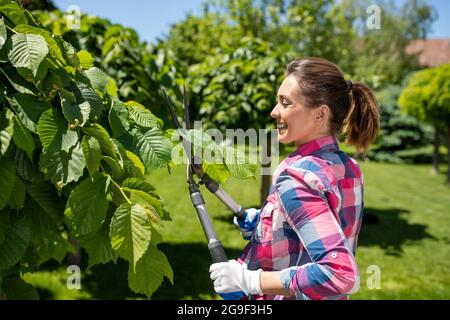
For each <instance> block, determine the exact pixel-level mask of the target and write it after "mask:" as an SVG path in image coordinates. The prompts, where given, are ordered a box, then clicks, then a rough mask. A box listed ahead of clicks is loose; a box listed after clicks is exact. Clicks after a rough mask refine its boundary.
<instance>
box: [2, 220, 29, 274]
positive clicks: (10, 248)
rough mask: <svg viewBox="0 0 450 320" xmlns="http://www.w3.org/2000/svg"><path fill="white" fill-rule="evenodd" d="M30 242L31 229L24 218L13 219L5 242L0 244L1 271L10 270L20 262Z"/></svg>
mask: <svg viewBox="0 0 450 320" xmlns="http://www.w3.org/2000/svg"><path fill="white" fill-rule="evenodd" d="M29 240H30V229H29V225H28V223H27V221H26V220H25V219H24V218H22V217H18V216H16V217H12V218H11V225H10V227H9V229H8V231H7V232H6V235H5V240H4V241H3V242H2V243H1V244H0V270H4V269H8V268H10V267H11V266H13V265H15V264H16V263H17V262H19V259H20V257H21V256H22V255H23V254H24V253H25V250H26V249H27V246H28V241H29Z"/></svg>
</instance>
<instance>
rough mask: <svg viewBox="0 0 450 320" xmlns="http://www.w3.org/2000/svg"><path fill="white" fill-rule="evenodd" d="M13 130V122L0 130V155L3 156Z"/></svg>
mask: <svg viewBox="0 0 450 320" xmlns="http://www.w3.org/2000/svg"><path fill="white" fill-rule="evenodd" d="M13 132H14V127H13V122H12V121H11V123H10V124H9V125H8V126H7V127H6V128H5V129H4V130H1V131H0V156H3V155H4V154H5V153H6V151H7V150H8V147H9V145H10V143H11V139H12V135H13Z"/></svg>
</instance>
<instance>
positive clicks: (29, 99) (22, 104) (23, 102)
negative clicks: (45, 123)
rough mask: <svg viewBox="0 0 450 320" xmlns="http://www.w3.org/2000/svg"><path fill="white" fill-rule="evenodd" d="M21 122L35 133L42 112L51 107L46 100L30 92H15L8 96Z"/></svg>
mask: <svg viewBox="0 0 450 320" xmlns="http://www.w3.org/2000/svg"><path fill="white" fill-rule="evenodd" d="M8 102H9V104H10V105H11V107H12V108H13V109H14V110H15V111H16V113H17V116H18V118H19V119H20V121H21V122H22V124H23V125H24V126H25V127H26V128H27V129H28V130H30V131H31V132H34V133H37V124H38V122H39V118H40V117H41V115H42V113H43V112H44V111H46V110H48V109H50V108H51V105H50V104H49V103H47V102H43V101H40V100H38V98H37V97H36V96H33V95H31V94H24V93H17V94H14V95H13V96H12V98H8Z"/></svg>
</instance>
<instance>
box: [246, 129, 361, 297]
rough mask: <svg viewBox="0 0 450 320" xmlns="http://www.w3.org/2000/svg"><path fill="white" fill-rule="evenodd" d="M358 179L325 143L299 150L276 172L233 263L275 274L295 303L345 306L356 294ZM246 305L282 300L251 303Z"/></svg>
mask: <svg viewBox="0 0 450 320" xmlns="http://www.w3.org/2000/svg"><path fill="white" fill-rule="evenodd" d="M362 212H363V178H362V174H361V170H360V168H359V166H358V164H357V163H356V161H355V160H354V159H352V158H350V157H348V156H347V155H346V154H345V153H343V152H342V151H340V150H339V146H338V143H337V140H336V139H335V138H334V137H332V136H327V137H322V138H319V139H316V140H313V141H310V142H308V143H306V144H304V145H302V146H300V147H299V148H298V149H297V150H296V151H295V152H294V153H292V154H291V155H289V156H288V157H287V158H286V159H285V160H283V162H282V163H281V164H280V165H279V166H278V168H277V169H276V171H275V173H274V174H273V183H272V188H271V191H270V194H269V196H268V197H267V199H266V201H265V203H264V205H263V207H262V209H261V212H260V216H259V221H258V224H257V226H256V228H255V231H254V233H253V236H252V239H251V240H250V242H249V244H248V245H247V246H246V248H245V250H244V252H243V254H242V255H241V257H240V258H239V262H241V263H244V264H246V265H247V268H248V269H250V270H256V269H263V270H265V271H281V273H280V274H281V276H280V277H281V282H282V283H283V286H284V287H285V288H286V289H288V290H289V291H290V293H291V294H292V295H293V296H295V298H296V299H301V300H302V299H348V296H349V295H350V294H352V293H355V292H356V291H357V290H358V288H359V272H358V267H357V265H356V262H355V252H356V244H357V239H358V235H359V231H360V228H361V222H362ZM250 298H251V299H276V300H282V299H289V298H287V297H284V296H268V295H265V296H252V297H250Z"/></svg>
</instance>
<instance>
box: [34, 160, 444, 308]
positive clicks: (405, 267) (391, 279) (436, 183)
mask: <svg viewBox="0 0 450 320" xmlns="http://www.w3.org/2000/svg"><path fill="white" fill-rule="evenodd" d="M361 166H362V170H363V173H364V178H365V207H366V212H367V213H370V214H371V215H375V216H376V217H377V218H378V222H377V223H371V224H369V223H365V224H363V227H362V230H361V235H360V240H359V246H358V251H357V255H356V258H357V262H358V265H359V267H360V273H361V289H360V291H359V293H357V294H355V295H353V296H352V299H431V298H434V299H448V298H449V297H450V188H449V187H447V186H445V184H444V182H445V172H441V173H440V174H439V175H438V176H434V177H432V176H430V175H429V166H422V165H420V166H419V165H392V164H382V163H362V165H361ZM442 168H443V167H442ZM442 171H443V170H442ZM184 175H185V170H184V168H183V167H180V168H177V169H175V170H173V172H172V175H171V176H169V175H168V173H167V171H166V170H161V171H158V172H156V173H154V174H153V175H152V176H150V177H149V178H148V180H149V181H150V182H152V183H153V184H154V185H155V186H157V189H158V191H159V193H160V194H161V195H162V196H163V197H164V199H165V200H166V202H167V205H168V207H169V210H170V212H171V216H172V219H173V221H172V222H170V223H167V224H166V230H165V234H164V239H165V242H164V243H163V244H161V245H160V248H161V249H162V250H163V251H164V252H165V253H166V254H167V256H168V258H169V261H170V263H171V264H172V267H173V269H174V282H175V284H174V285H173V286H172V285H171V284H170V283H169V282H168V281H167V280H166V281H165V282H164V284H163V286H162V287H161V288H160V290H158V291H157V292H156V293H155V294H154V296H153V298H154V299H182V298H183V299H215V298H217V296H215V294H214V292H213V287H212V283H211V281H210V279H209V273H208V268H209V265H210V257H209V252H208V250H207V247H206V244H205V238H204V235H203V232H202V229H201V227H200V224H199V221H198V219H197V216H196V213H195V211H194V209H193V208H192V206H191V204H190V201H189V198H188V192H187V188H186V182H185V178H184ZM223 187H224V189H226V190H227V191H228V192H229V193H230V194H231V195H232V196H233V197H234V198H235V199H236V200H237V201H238V202H239V203H240V204H242V205H243V206H245V207H252V206H256V205H257V203H258V195H259V179H257V180H246V181H238V180H230V181H228V182H227V183H226V184H225V185H224V186H223ZM204 194H205V198H206V202H207V208H208V209H209V212H210V214H211V216H212V217H213V220H214V225H215V228H216V231H217V233H218V235H219V237H220V239H221V240H222V242H223V244H224V246H225V248H226V251H227V253H228V257H229V258H235V257H237V256H238V255H239V254H240V252H241V250H242V248H243V247H244V245H245V242H244V240H242V239H241V237H240V235H239V232H238V231H237V230H236V229H235V227H234V226H233V225H232V223H231V220H232V218H231V214H230V213H229V212H228V210H227V209H226V208H225V207H224V206H223V205H222V204H221V203H220V202H218V201H217V200H216V199H215V198H213V197H212V196H211V195H210V194H208V193H207V192H205V193H204ZM371 265H376V266H378V267H379V268H380V270H381V288H380V289H372V290H369V288H368V286H367V280H368V277H369V276H370V273H367V268H368V267H369V266H371ZM65 277H66V275H65V274H64V272H63V271H61V270H60V271H59V272H56V273H55V272H54V273H46V274H42V273H41V274H38V275H36V276H30V275H28V276H27V280H28V281H29V282H31V283H34V284H35V285H36V286H39V287H40V292H41V294H43V296H44V298H89V297H91V298H136V297H138V296H136V295H133V294H132V293H131V292H130V291H129V289H127V285H126V265H125V264H123V263H121V264H119V266H118V267H117V266H113V265H101V266H97V267H94V269H93V271H90V272H88V273H87V274H86V275H85V277H84V278H83V280H82V285H83V290H81V291H79V292H73V291H72V292H71V293H68V292H67V289H65V287H64V285H63V284H64V283H65ZM54 278H57V279H60V283H61V285H57V284H55V283H54V282H55V281H54ZM46 279H47V280H46ZM49 279H53V280H52V281H50V280H49ZM47 283H52V285H47Z"/></svg>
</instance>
